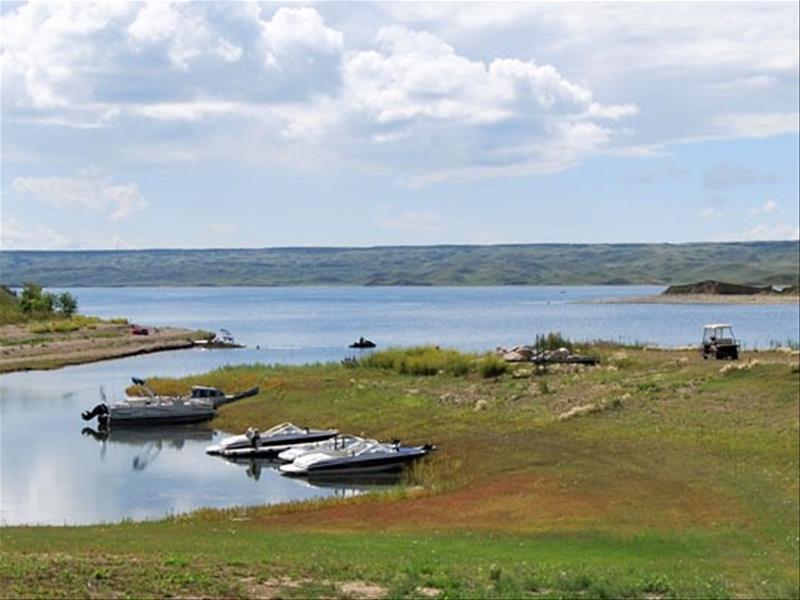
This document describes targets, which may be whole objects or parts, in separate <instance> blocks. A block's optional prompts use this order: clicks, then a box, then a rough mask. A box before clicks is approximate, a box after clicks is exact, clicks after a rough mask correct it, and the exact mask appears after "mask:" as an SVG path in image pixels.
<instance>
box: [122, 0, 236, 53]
mask: <svg viewBox="0 0 800 600" xmlns="http://www.w3.org/2000/svg"><path fill="white" fill-rule="evenodd" d="M127 32H128V36H129V39H130V42H131V44H132V46H133V48H134V49H135V50H137V51H138V50H141V49H142V48H144V47H147V46H150V45H158V44H165V45H166V47H167V55H168V56H169V59H170V61H172V64H173V65H175V66H176V67H178V68H179V69H188V68H189V64H190V63H191V62H192V61H193V60H194V59H196V58H198V57H200V56H202V55H204V54H210V55H213V56H217V57H219V58H221V59H222V60H224V61H227V62H236V61H237V60H239V58H240V57H241V55H242V49H241V48H240V47H239V46H236V45H235V44H233V43H231V42H230V41H228V40H226V39H225V38H223V37H220V36H217V35H215V34H214V33H212V32H211V30H210V29H209V27H208V25H207V24H206V19H205V17H204V15H203V14H202V13H201V12H199V11H195V10H194V7H193V6H192V4H191V3H189V2H164V1H163V0H151V1H149V2H146V3H145V4H144V6H143V7H142V9H141V10H140V11H139V12H138V14H137V15H136V18H135V19H134V21H133V22H132V23H131V24H130V25H128V28H127Z"/></svg>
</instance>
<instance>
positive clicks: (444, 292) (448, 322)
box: [0, 287, 800, 525]
mask: <svg viewBox="0 0 800 600" xmlns="http://www.w3.org/2000/svg"><path fill="white" fill-rule="evenodd" d="M69 291H71V292H72V293H73V294H74V295H75V296H76V297H77V298H78V301H79V304H80V308H81V311H82V312H84V313H86V314H94V315H100V316H104V317H114V316H125V317H128V318H129V319H131V320H132V321H136V322H141V323H144V324H148V325H176V326H184V327H196V328H204V329H219V328H222V327H224V328H227V329H230V330H231V331H232V332H233V333H234V334H235V335H236V337H237V339H239V340H240V341H241V342H243V343H245V344H247V345H248V347H247V348H245V349H241V350H227V351H200V350H187V351H180V352H168V353H162V354H152V355H147V356H137V357H131V358H126V359H120V360H113V361H105V362H102V363H95V364H89V365H80V366H76V367H67V368H64V369H60V370H57V371H43V372H28V373H12V374H9V375H4V376H2V377H0V434H1V435H0V523H2V524H4V525H12V524H21V523H28V524H83V523H99V522H111V521H118V520H120V519H123V518H132V519H147V518H158V517H160V516H163V515H165V514H169V513H180V512H185V511H190V510H193V509H197V508H201V507H228V506H238V505H253V504H267V503H276V502H286V501H293V500H303V499H306V498H311V497H324V496H330V495H349V494H356V493H361V492H363V491H364V490H365V489H368V488H367V487H365V486H358V485H342V486H334V487H318V486H311V485H309V484H307V483H304V482H301V481H296V480H290V479H286V478H283V477H281V476H279V475H278V474H277V473H276V472H275V471H274V470H273V469H272V468H270V467H269V465H263V466H262V465H253V464H244V465H237V464H231V463H227V462H225V461H224V460H221V459H219V458H216V457H209V456H206V455H205V453H204V449H205V447H206V446H207V445H208V444H210V443H212V442H213V441H214V440H216V439H217V438H219V437H220V436H221V435H223V434H222V433H220V432H215V431H213V430H211V429H208V428H202V427H197V428H188V429H187V428H179V429H174V430H164V429H154V430H147V431H137V432H125V431H117V432H112V434H111V436H110V437H109V438H108V439H107V440H101V439H95V438H94V437H93V436H91V435H87V434H82V433H81V431H82V429H83V427H84V425H85V423H84V422H83V421H81V419H80V411H81V410H84V409H86V408H90V407H91V406H94V404H96V403H97V401H98V388H99V387H100V386H101V385H102V386H105V388H106V390H107V391H108V392H109V393H110V395H112V396H116V397H121V396H122V395H123V391H124V388H125V386H126V385H127V384H128V382H129V380H130V377H131V376H132V375H138V376H143V377H148V376H152V375H171V376H179V375H185V374H189V373H197V372H204V371H207V370H209V369H213V368H215V367H218V366H221V365H225V364H242V363H253V362H262V363H291V364H297V363H306V362H316V361H338V360H341V359H342V358H343V357H345V356H348V355H350V354H351V351H349V350H347V348H346V346H347V344H348V343H349V342H351V341H352V340H354V339H356V338H358V337H359V336H361V335H363V336H365V337H369V338H371V339H374V340H375V341H377V342H378V344H379V345H380V346H381V347H386V346H390V345H401V346H405V345H412V344H422V343H431V344H439V345H443V346H451V347H456V348H461V349H465V350H488V349H491V348H494V347H495V346H497V345H515V344H519V343H525V342H529V341H531V340H532V339H533V337H534V335H535V334H536V333H541V332H547V331H551V330H556V331H560V332H561V333H563V334H564V335H567V336H569V337H573V338H576V339H580V340H590V339H597V338H604V339H611V340H617V341H627V342H632V341H639V342H647V343H654V344H660V345H664V346H676V345H684V344H691V343H696V342H697V341H698V338H699V335H700V331H701V327H702V325H703V324H704V323H708V322H719V321H723V322H730V323H732V324H733V325H734V327H735V329H736V332H737V334H738V335H739V336H740V338H741V339H742V341H743V343H744V345H745V347H749V348H753V347H757V346H761V347H764V346H768V345H769V344H770V342H771V341H779V342H785V341H786V340H792V341H795V342H796V341H797V340H798V339H800V309H799V308H798V306H797V305H782V306H774V305H773V306H731V305H653V304H648V305H628V304H587V303H584V302H585V301H587V300H596V299H599V298H608V297H617V296H623V295H645V294H651V293H656V292H658V291H659V288H652V287H572V288H570V287H536V288H529V287H502V288H189V289H187V288H180V289H163V288H159V289H150V288H134V289H129V288H111V289H109V288H99V289H90V288H79V289H72V290H69ZM308 424H309V425H314V418H313V415H309V416H308Z"/></svg>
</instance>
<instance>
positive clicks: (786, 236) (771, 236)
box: [742, 223, 800, 240]
mask: <svg viewBox="0 0 800 600" xmlns="http://www.w3.org/2000/svg"><path fill="white" fill-rule="evenodd" d="M742 238H743V239H745V240H796V239H798V238H800V228H799V227H796V226H793V225H789V224H787V223H780V224H777V225H767V224H764V223H762V224H760V225H756V226H755V227H753V228H751V229H748V230H747V231H745V232H744V233H743V234H742Z"/></svg>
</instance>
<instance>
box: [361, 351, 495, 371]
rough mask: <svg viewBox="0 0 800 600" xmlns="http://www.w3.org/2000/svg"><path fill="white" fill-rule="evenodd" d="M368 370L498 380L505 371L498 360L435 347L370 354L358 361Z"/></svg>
mask: <svg viewBox="0 0 800 600" xmlns="http://www.w3.org/2000/svg"><path fill="white" fill-rule="evenodd" d="M358 366H361V367H365V368H367V369H384V370H387V371H394V372H395V373H399V374H401V375H439V374H447V375H455V376H456V377H461V376H463V375H467V374H469V373H479V374H480V375H481V376H482V377H498V376H500V375H502V374H503V373H505V372H506V371H507V370H508V365H507V364H506V363H505V362H503V360H501V359H500V358H498V357H496V356H493V355H490V354H487V355H485V356H478V355H475V354H465V353H463V352H459V351H458V350H451V349H448V348H439V347H438V346H417V347H414V348H390V349H388V350H383V351H381V352H375V353H373V354H369V355H368V356H365V357H364V358H361V359H360V360H359V361H358Z"/></svg>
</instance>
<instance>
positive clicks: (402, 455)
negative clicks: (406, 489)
mask: <svg viewBox="0 0 800 600" xmlns="http://www.w3.org/2000/svg"><path fill="white" fill-rule="evenodd" d="M427 454H428V451H427V450H422V449H414V450H408V451H401V452H397V453H392V454H389V455H384V456H379V457H375V458H366V459H365V458H361V457H349V456H345V457H339V458H332V459H330V460H323V461H319V462H317V463H312V464H310V465H308V466H303V465H296V464H288V465H283V466H282V467H281V468H280V471H281V473H283V474H285V475H289V476H294V477H309V478H312V477H337V476H340V475H343V476H347V475H362V474H372V473H392V472H396V471H401V470H402V469H404V468H405V467H406V466H408V465H409V464H411V463H412V462H414V461H415V460H417V459H419V458H422V457H423V456H426V455H427Z"/></svg>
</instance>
